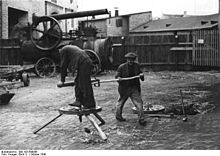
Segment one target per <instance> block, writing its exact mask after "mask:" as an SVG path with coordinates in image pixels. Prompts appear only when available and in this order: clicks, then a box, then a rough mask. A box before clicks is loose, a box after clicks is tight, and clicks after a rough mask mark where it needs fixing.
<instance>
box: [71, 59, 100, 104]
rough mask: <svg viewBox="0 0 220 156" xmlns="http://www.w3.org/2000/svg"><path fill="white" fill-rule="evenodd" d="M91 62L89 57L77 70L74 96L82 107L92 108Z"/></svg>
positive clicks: (93, 102) (93, 100)
mask: <svg viewBox="0 0 220 156" xmlns="http://www.w3.org/2000/svg"><path fill="white" fill-rule="evenodd" d="M91 70H92V62H91V60H90V59H86V60H84V61H83V62H82V63H81V64H80V66H79V69H78V71H77V76H76V79H75V84H76V85H75V97H76V101H79V102H80V103H81V104H82V105H83V106H84V107H86V108H92V107H95V106H96V103H95V99H94V93H93V88H92V83H91V77H90V76H91Z"/></svg>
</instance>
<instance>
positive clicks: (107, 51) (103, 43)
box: [83, 38, 113, 70]
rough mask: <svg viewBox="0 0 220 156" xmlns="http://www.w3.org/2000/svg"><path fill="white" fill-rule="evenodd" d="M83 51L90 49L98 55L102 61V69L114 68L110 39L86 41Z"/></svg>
mask: <svg viewBox="0 0 220 156" xmlns="http://www.w3.org/2000/svg"><path fill="white" fill-rule="evenodd" d="M83 49H90V50H93V51H95V52H96V53H97V55H98V56H99V58H100V60H101V68H102V70H104V69H111V67H112V61H113V57H112V42H111V40H110V39H109V38H105V39H94V40H93V39H91V40H88V41H85V42H84V44H83Z"/></svg>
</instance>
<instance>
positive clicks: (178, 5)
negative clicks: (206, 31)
mask: <svg viewBox="0 0 220 156" xmlns="http://www.w3.org/2000/svg"><path fill="white" fill-rule="evenodd" d="M218 1H219V0H78V6H79V8H78V9H79V10H78V11H85V10H96V9H105V8H107V9H108V10H109V11H112V12H114V7H118V9H119V14H120V15H124V14H130V13H137V12H145V11H152V14H153V17H160V16H161V15H162V13H165V14H183V12H184V11H187V14H189V15H205V14H214V13H217V12H218V6H219V5H218ZM112 15H113V14H112Z"/></svg>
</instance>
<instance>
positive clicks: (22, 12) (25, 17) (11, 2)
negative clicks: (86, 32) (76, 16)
mask: <svg viewBox="0 0 220 156" xmlns="http://www.w3.org/2000/svg"><path fill="white" fill-rule="evenodd" d="M77 8H78V6H77V2H76V0H65V1H63V0H0V37H1V38H3V39H7V38H11V36H12V35H14V32H13V30H15V28H17V29H19V28H22V27H25V26H27V25H28V23H29V24H31V23H32V16H33V14H35V15H36V16H44V15H51V14H64V13H69V12H75V11H77ZM60 26H61V29H62V30H63V31H64V32H68V31H69V30H71V29H73V28H74V21H73V19H68V20H62V21H61V22H60Z"/></svg>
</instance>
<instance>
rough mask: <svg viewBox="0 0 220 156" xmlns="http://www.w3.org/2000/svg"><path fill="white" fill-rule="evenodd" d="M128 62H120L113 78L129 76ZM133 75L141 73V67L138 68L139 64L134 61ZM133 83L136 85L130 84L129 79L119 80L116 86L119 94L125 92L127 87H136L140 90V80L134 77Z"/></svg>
mask: <svg viewBox="0 0 220 156" xmlns="http://www.w3.org/2000/svg"><path fill="white" fill-rule="evenodd" d="M128 66H129V65H128V62H126V63H123V64H121V65H120V66H119V67H118V69H117V73H116V76H115V78H118V77H121V78H126V77H130V76H129V71H128ZM133 67H134V76H137V75H139V74H140V73H142V71H141V69H140V65H139V63H137V62H134V65H133ZM135 84H136V86H130V84H129V80H128V81H121V82H119V87H118V91H119V93H120V94H123V93H124V92H126V90H127V89H128V88H129V87H137V89H138V90H139V91H141V89H140V80H139V78H137V79H135Z"/></svg>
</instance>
